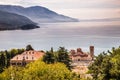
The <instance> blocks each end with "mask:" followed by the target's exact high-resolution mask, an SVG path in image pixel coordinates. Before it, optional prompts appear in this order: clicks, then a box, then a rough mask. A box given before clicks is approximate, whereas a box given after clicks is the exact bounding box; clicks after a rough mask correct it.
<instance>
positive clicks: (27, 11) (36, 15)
mask: <svg viewBox="0 0 120 80" xmlns="http://www.w3.org/2000/svg"><path fill="white" fill-rule="evenodd" d="M0 10H3V11H7V12H10V13H16V14H19V15H23V16H26V17H28V18H29V19H31V20H32V21H34V22H76V21H78V20H77V19H75V18H71V17H68V16H64V15H60V14H58V13H56V12H54V11H51V10H49V9H47V8H45V7H41V6H33V7H27V8H24V7H21V6H12V5H0Z"/></svg>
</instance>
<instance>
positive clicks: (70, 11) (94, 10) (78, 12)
mask: <svg viewBox="0 0 120 80" xmlns="http://www.w3.org/2000/svg"><path fill="white" fill-rule="evenodd" d="M0 4H10V5H20V6H24V7H29V6H43V7H47V8H49V9H50V10H53V11H55V12H57V13H60V14H64V15H67V16H70V17H74V18H79V19H103V18H120V0H0Z"/></svg>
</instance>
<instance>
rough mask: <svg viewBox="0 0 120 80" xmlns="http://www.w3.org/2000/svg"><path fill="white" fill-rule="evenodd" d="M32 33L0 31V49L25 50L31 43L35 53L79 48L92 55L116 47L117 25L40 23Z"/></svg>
mask: <svg viewBox="0 0 120 80" xmlns="http://www.w3.org/2000/svg"><path fill="white" fill-rule="evenodd" d="M39 25H40V27H41V28H39V29H34V30H15V31H0V50H5V49H11V48H25V46H26V45H27V44H31V45H32V46H33V48H34V49H36V50H50V48H51V47H53V48H54V49H55V50H56V49H57V48H58V47H59V46H64V47H65V48H67V49H68V50H70V49H76V48H79V47H80V48H82V49H83V51H85V52H88V51H89V46H90V45H94V46H95V54H96V55H97V54H99V53H100V52H103V51H105V50H108V49H111V48H112V47H118V46H120V24H118V21H114V22H68V23H43V24H39Z"/></svg>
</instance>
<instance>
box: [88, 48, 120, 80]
mask: <svg viewBox="0 0 120 80" xmlns="http://www.w3.org/2000/svg"><path fill="white" fill-rule="evenodd" d="M89 73H91V74H92V76H93V79H94V80H120V47H119V48H116V49H115V48H113V49H112V50H111V51H108V52H107V53H104V52H103V53H101V54H100V55H98V56H97V57H96V59H95V61H94V63H93V64H91V65H90V66H89Z"/></svg>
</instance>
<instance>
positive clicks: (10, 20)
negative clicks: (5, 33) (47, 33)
mask: <svg viewBox="0 0 120 80" xmlns="http://www.w3.org/2000/svg"><path fill="white" fill-rule="evenodd" d="M25 25H32V28H38V27H37V26H36V23H34V22H32V21H31V20H30V19H28V18H27V17H24V16H21V15H18V14H15V13H9V12H5V11H0V30H14V29H23V27H24V26H25ZM25 27H26V26H25ZM28 29H29V28H28ZM30 29H31V27H30Z"/></svg>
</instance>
